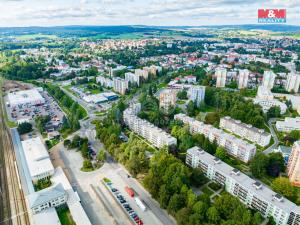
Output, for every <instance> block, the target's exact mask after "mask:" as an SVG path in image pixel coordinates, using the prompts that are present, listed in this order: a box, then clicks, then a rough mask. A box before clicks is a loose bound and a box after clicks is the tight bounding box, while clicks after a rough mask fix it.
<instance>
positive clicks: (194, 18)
mask: <svg viewBox="0 0 300 225" xmlns="http://www.w3.org/2000/svg"><path fill="white" fill-rule="evenodd" d="M259 8H285V9H287V24H294V25H300V0H265V1H263V0H0V26H2V27H3V26H4V27H9V26H53V25H137V24H143V25H222V24H255V23H257V9H259Z"/></svg>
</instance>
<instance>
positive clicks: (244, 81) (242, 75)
mask: <svg viewBox="0 0 300 225" xmlns="http://www.w3.org/2000/svg"><path fill="white" fill-rule="evenodd" d="M249 74H250V73H249V70H247V69H244V70H239V78H238V88H239V89H243V88H247V86H248V79H249Z"/></svg>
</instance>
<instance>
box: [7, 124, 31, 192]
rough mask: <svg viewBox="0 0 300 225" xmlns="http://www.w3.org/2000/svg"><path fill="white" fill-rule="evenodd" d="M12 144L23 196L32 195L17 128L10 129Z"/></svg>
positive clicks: (29, 176) (28, 172)
mask: <svg viewBox="0 0 300 225" xmlns="http://www.w3.org/2000/svg"><path fill="white" fill-rule="evenodd" d="M11 136H12V142H13V146H14V149H15V153H16V161H17V165H18V171H19V174H20V180H21V185H22V187H23V191H24V193H25V195H29V194H31V193H34V187H33V184H32V179H31V175H30V171H29V168H28V165H27V162H26V157H25V154H24V149H23V146H22V144H21V139H20V135H19V133H18V131H17V128H13V129H11Z"/></svg>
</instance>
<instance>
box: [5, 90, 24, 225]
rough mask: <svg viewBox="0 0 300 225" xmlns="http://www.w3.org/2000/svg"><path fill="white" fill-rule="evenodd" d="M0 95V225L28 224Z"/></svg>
mask: <svg viewBox="0 0 300 225" xmlns="http://www.w3.org/2000/svg"><path fill="white" fill-rule="evenodd" d="M0 88H1V87H0ZM0 97H1V99H0V179H1V180H0V181H1V185H0V187H1V192H0V195H1V205H0V208H1V209H0V212H1V214H0V216H1V217H0V225H30V222H29V215H28V211H27V207H26V202H25V198H24V193H23V190H22V187H21V184H20V179H19V174H18V171H17V164H16V157H15V152H14V149H13V144H12V140H11V136H10V131H9V129H8V128H7V126H6V124H5V120H4V113H5V112H4V110H3V107H4V106H3V99H2V96H0Z"/></svg>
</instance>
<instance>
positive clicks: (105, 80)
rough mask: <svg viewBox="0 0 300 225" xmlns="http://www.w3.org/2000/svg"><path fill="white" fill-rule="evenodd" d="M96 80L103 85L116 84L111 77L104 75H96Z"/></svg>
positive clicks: (110, 85) (111, 85) (110, 86)
mask: <svg viewBox="0 0 300 225" xmlns="http://www.w3.org/2000/svg"><path fill="white" fill-rule="evenodd" d="M96 82H97V83H100V84H101V86H103V87H109V88H112V87H113V86H114V83H113V81H112V80H111V79H109V78H106V77H104V76H98V77H96Z"/></svg>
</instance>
